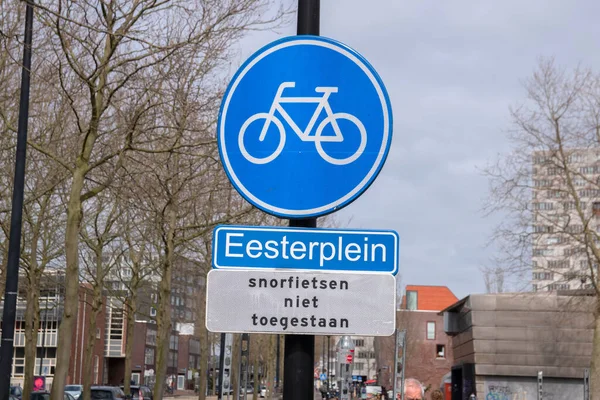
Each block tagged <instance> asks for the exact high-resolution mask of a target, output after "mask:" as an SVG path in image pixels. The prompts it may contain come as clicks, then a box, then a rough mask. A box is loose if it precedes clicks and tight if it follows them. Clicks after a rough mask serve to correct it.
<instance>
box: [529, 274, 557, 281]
mask: <svg viewBox="0 0 600 400" xmlns="http://www.w3.org/2000/svg"><path fill="white" fill-rule="evenodd" d="M553 279H554V274H553V273H552V272H534V273H533V280H534V281H551V280H553Z"/></svg>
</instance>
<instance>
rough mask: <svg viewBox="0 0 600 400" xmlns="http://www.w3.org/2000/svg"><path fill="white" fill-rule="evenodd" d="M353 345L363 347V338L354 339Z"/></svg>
mask: <svg viewBox="0 0 600 400" xmlns="http://www.w3.org/2000/svg"><path fill="white" fill-rule="evenodd" d="M354 345H355V346H356V347H364V346H365V339H354Z"/></svg>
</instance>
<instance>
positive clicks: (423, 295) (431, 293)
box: [402, 285, 458, 311]
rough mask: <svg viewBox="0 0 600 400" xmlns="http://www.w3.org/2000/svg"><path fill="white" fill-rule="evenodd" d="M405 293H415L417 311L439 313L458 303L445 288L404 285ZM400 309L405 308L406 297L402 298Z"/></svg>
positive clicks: (452, 294)
mask: <svg viewBox="0 0 600 400" xmlns="http://www.w3.org/2000/svg"><path fill="white" fill-rule="evenodd" d="M406 291H407V292H408V291H416V292H417V310H422V311H425V310H426V311H441V310H443V309H444V308H446V307H448V306H451V305H452V304H454V303H456V302H457V301H458V298H457V297H456V296H455V295H454V293H452V291H451V290H450V289H448V288H447V287H446V286H422V285H406ZM402 308H403V309H405V308H406V296H403V297H402Z"/></svg>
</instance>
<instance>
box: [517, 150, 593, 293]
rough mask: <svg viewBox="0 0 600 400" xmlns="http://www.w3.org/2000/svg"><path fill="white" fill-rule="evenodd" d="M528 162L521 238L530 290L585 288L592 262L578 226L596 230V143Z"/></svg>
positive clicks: (540, 154)
mask: <svg viewBox="0 0 600 400" xmlns="http://www.w3.org/2000/svg"><path fill="white" fill-rule="evenodd" d="M532 161H533V166H532V199H531V207H530V210H528V211H530V212H531V218H532V220H533V221H532V229H531V234H532V236H530V237H529V236H526V235H524V236H523V239H522V240H529V238H531V240H532V241H531V247H532V249H531V251H532V276H531V282H532V289H533V291H554V290H570V289H582V288H583V289H585V288H590V287H591V286H592V283H591V282H592V281H591V275H592V274H591V271H592V268H593V270H594V271H595V273H597V271H598V265H597V262H596V261H595V260H594V259H593V257H590V259H588V254H587V253H586V251H585V250H586V249H585V246H583V245H582V244H583V243H585V242H586V241H585V238H584V226H585V227H589V228H591V232H593V233H592V234H593V235H597V233H598V232H600V148H590V149H574V150H569V151H568V156H567V157H566V160H564V162H565V164H563V160H562V159H561V158H560V157H559V155H558V154H550V153H548V152H536V153H534V154H533V159H532ZM565 165H566V168H565ZM566 172H569V173H568V175H569V176H568V177H569V179H567V174H566ZM524 215H525V214H524ZM526 237H527V239H525V238H526ZM596 237H597V236H596ZM596 240H597V239H596Z"/></svg>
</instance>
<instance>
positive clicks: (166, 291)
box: [154, 206, 176, 400]
mask: <svg viewBox="0 0 600 400" xmlns="http://www.w3.org/2000/svg"><path fill="white" fill-rule="evenodd" d="M175 222H176V212H175V209H174V208H173V206H170V207H169V208H168V211H167V224H168V228H167V232H166V237H165V241H164V245H165V259H164V262H163V267H162V279H161V281H160V284H159V290H158V312H157V313H156V328H157V332H156V382H155V384H154V398H155V399H156V400H160V399H162V397H163V394H164V388H165V377H166V373H167V360H168V355H169V339H170V334H171V279H172V276H171V272H172V270H173V254H174V243H175V240H174V238H175Z"/></svg>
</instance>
